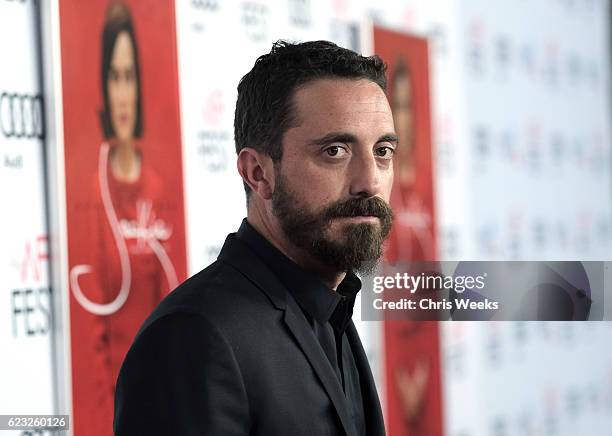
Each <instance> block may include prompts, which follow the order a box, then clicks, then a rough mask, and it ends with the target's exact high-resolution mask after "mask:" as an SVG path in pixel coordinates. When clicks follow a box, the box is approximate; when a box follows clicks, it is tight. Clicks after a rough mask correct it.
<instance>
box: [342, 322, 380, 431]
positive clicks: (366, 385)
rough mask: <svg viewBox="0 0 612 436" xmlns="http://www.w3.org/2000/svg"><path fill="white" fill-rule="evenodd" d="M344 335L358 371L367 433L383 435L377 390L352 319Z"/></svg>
mask: <svg viewBox="0 0 612 436" xmlns="http://www.w3.org/2000/svg"><path fill="white" fill-rule="evenodd" d="M346 337H347V339H348V342H349V344H350V347H351V350H352V351H353V357H354V358H355V364H356V365H357V370H358V371H359V379H360V382H361V383H360V384H361V395H362V397H363V412H364V414H366V417H365V422H366V427H367V434H368V435H370V436H384V435H385V422H384V420H383V415H382V410H381V407H380V400H379V399H378V392H377V391H376V384H375V383H374V377H373V376H372V371H371V369H370V364H369V363H368V358H367V356H366V353H365V350H364V349H363V345H362V344H361V340H360V339H359V334H358V333H357V329H356V328H355V324H354V323H353V321H351V322H350V323H349V325H348V327H347V328H346Z"/></svg>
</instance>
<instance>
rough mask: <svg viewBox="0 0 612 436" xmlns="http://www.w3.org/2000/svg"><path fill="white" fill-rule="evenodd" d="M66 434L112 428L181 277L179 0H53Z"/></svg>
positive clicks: (183, 253)
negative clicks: (59, 91)
mask: <svg viewBox="0 0 612 436" xmlns="http://www.w3.org/2000/svg"><path fill="white" fill-rule="evenodd" d="M60 26H61V56H62V88H63V111H64V140H65V174H66V204H67V228H68V263H69V281H70V322H71V326H70V330H71V350H72V359H71V364H72V406H73V419H74V421H73V431H74V434H78V435H111V434H112V418H113V401H114V390H115V381H116V378H117V375H118V372H119V369H120V366H121V363H122V361H123V358H124V356H125V354H126V352H127V350H128V348H129V347H130V345H131V343H132V340H133V338H134V336H135V334H136V332H137V330H138V328H139V327H140V325H141V324H142V322H143V321H144V320H145V318H146V317H147V316H148V315H149V314H150V313H151V311H152V310H153V309H154V308H155V306H156V305H157V304H158V303H159V301H160V300H161V299H162V298H163V297H164V296H166V295H167V294H168V293H169V291H171V290H172V289H173V288H174V287H176V286H177V284H178V283H180V282H181V281H183V280H184V279H185V278H186V251H185V228H184V227H185V226H184V212H183V210H184V208H183V184H182V168H181V137H180V119H179V101H178V83H177V55H176V36H175V16H174V3H173V2H172V1H170V0H167V1H161V0H159V1H155V2H137V1H129V0H123V1H114V0H96V1H87V2H82V1H77V0H65V1H62V2H61V4H60Z"/></svg>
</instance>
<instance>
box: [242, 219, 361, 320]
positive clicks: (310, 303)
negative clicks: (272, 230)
mask: <svg viewBox="0 0 612 436" xmlns="http://www.w3.org/2000/svg"><path fill="white" fill-rule="evenodd" d="M236 236H237V237H238V238H240V239H241V240H242V241H244V242H245V243H246V244H247V245H248V246H249V247H250V248H251V249H253V250H254V251H255V253H257V255H258V256H259V257H260V258H261V259H262V260H263V261H264V263H265V264H266V265H267V266H268V268H270V269H271V270H272V272H273V273H274V274H275V275H276V276H277V277H278V279H279V280H280V281H281V283H282V284H283V285H285V287H286V288H287V289H288V290H289V291H290V292H291V294H292V295H293V297H294V298H295V300H296V301H297V303H298V304H299V305H300V307H301V308H302V309H303V310H305V311H306V312H307V313H308V314H309V315H310V316H312V317H313V318H314V319H316V320H317V321H319V322H320V323H322V324H324V323H326V322H327V321H330V322H331V323H332V325H333V326H334V328H336V324H338V328H341V329H342V330H344V328H346V325H344V324H347V323H348V320H350V316H351V315H352V313H353V305H354V303H355V297H356V295H357V293H358V292H359V290H360V289H361V280H359V278H358V277H357V276H356V275H355V274H354V273H353V272H352V271H349V272H348V273H347V274H346V277H345V278H344V280H342V282H341V283H340V285H338V289H337V291H333V290H332V289H330V288H329V287H327V286H326V285H325V284H324V283H323V282H322V281H321V280H320V279H319V278H318V277H316V276H315V275H314V274H312V273H309V272H307V271H304V270H303V269H302V268H301V267H300V266H299V265H298V264H296V263H295V262H294V261H293V260H291V259H289V258H288V257H287V256H285V255H284V254H283V253H282V252H281V251H280V250H279V249H278V248H276V247H275V246H274V245H272V243H270V242H269V241H268V240H267V239H266V238H264V237H263V236H262V235H260V234H259V232H257V230H255V228H254V227H253V226H251V225H250V224H249V222H248V221H247V220H246V218H245V219H244V220H242V224H241V225H240V228H239V229H238V232H237V233H236ZM338 303H342V304H338ZM336 309H337V310H336ZM332 314H333V315H334V316H333V317H332ZM347 316H348V320H347V319H346V318H347Z"/></svg>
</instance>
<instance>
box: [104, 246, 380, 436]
mask: <svg viewBox="0 0 612 436" xmlns="http://www.w3.org/2000/svg"><path fill="white" fill-rule="evenodd" d="M346 334H347V338H348V341H349V343H350V346H351V348H352V351H353V355H354V358H355V361H356V364H357V367H358V371H359V377H360V384H361V389H362V396H363V401H364V411H365V417H366V425H367V434H368V435H372V436H382V435H384V434H385V430H384V425H383V419H382V413H381V409H380V403H379V400H378V396H377V393H376V388H375V386H374V381H373V378H372V373H371V371H370V367H369V365H368V361H367V359H366V355H365V353H364V350H363V347H362V345H361V341H360V340H359V336H358V335H357V331H356V329H355V326H354V324H353V323H352V321H351V323H350V325H349V327H348V328H347V331H346ZM114 430H115V434H116V435H121V436H123V435H130V436H133V435H149V436H151V435H173V434H177V435H178V434H180V435H220V436H230V435H266V436H298V435H309V436H310V435H316V436H324V435H345V434H346V435H351V436H352V435H354V434H355V432H356V430H355V428H354V424H353V423H352V422H351V419H350V415H349V412H348V408H347V406H346V400H345V397H344V392H343V391H342V386H341V385H340V382H339V380H338V378H337V377H336V374H335V373H334V370H333V369H332V367H331V365H330V363H329V360H328V359H327V357H326V356H325V354H324V352H323V349H322V348H321V346H320V345H319V343H318V342H317V339H316V337H315V335H314V333H313V331H312V328H311V326H310V325H309V324H308V321H307V320H306V318H305V316H304V314H303V313H302V311H301V309H300V308H299V306H298V305H297V303H296V301H295V300H294V298H293V297H292V296H291V294H290V293H289V291H288V290H287V289H286V288H285V287H284V286H283V285H282V284H281V283H280V281H278V279H277V278H276V276H275V275H274V274H273V273H272V272H271V271H270V270H269V269H268V268H267V267H266V265H265V264H264V263H263V261H261V260H260V259H259V258H258V257H257V255H256V254H255V253H254V252H253V251H252V250H251V249H250V248H249V247H248V246H247V245H246V244H245V243H244V242H242V241H241V240H240V239H239V238H237V237H236V236H235V234H230V235H229V236H228V237H227V240H226V241H225V244H224V246H223V249H222V250H221V253H220V255H219V258H218V260H217V261H216V262H215V263H213V264H212V265H210V266H209V267H208V268H206V269H205V270H203V271H201V272H200V273H198V274H196V275H195V276H193V277H192V278H190V279H189V280H187V281H186V282H185V283H183V284H182V285H181V286H179V287H178V288H177V289H176V290H174V291H173V292H172V293H171V294H170V295H169V296H168V297H166V298H165V299H164V301H162V302H161V303H160V304H159V306H158V307H157V308H156V309H155V310H154V312H153V313H152V314H151V316H150V317H149V318H148V319H147V320H146V321H145V323H144V324H143V326H142V327H141V329H140V331H139V332H138V334H137V336H136V339H135V340H134V343H133V344H132V347H131V348H130V350H129V352H128V353H127V356H126V358H125V360H124V362H123V366H122V367H121V371H120V373H119V378H118V380H117V387H116V393H115V418H114Z"/></svg>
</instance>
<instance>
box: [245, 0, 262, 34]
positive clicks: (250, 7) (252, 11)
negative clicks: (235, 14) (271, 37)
mask: <svg viewBox="0 0 612 436" xmlns="http://www.w3.org/2000/svg"><path fill="white" fill-rule="evenodd" d="M267 14H268V8H267V7H266V5H262V4H260V3H255V2H245V3H243V4H242V24H243V25H244V30H245V32H246V34H247V36H248V37H249V38H250V39H251V40H252V41H254V42H261V41H263V40H265V39H266V34H267V33H268V25H267V22H266V15H267Z"/></svg>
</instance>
